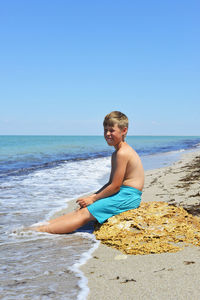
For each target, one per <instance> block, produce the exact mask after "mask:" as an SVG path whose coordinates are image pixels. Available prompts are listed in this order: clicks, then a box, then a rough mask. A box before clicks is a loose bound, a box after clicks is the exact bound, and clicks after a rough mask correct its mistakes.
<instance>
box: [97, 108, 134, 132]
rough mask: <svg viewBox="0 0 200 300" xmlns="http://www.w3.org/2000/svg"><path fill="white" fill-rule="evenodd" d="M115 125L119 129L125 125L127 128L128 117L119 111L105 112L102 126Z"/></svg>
mask: <svg viewBox="0 0 200 300" xmlns="http://www.w3.org/2000/svg"><path fill="white" fill-rule="evenodd" d="M115 125H117V126H118V127H119V128H120V129H121V130H122V129H124V128H125V127H126V128H127V129H128V118H127V116H126V115H125V114H123V113H121V112H120V111H112V112H111V113H109V114H107V115H106V116H105V118H104V121H103V126H104V127H106V126H109V127H113V126H115Z"/></svg>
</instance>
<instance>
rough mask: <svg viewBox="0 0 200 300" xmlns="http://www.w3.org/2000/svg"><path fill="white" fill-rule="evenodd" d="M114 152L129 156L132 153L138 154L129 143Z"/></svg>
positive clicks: (118, 154)
mask: <svg viewBox="0 0 200 300" xmlns="http://www.w3.org/2000/svg"><path fill="white" fill-rule="evenodd" d="M113 154H115V155H117V156H122V157H127V158H128V157H129V156H130V155H131V156H133V155H136V152H135V150H134V149H133V148H132V147H131V146H130V145H129V144H127V143H126V144H124V145H123V146H122V147H121V148H120V149H118V150H117V151H115V152H114V153H113Z"/></svg>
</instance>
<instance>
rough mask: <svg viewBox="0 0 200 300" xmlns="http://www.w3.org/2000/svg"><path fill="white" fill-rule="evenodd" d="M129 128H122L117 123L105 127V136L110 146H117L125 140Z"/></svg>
mask: <svg viewBox="0 0 200 300" xmlns="http://www.w3.org/2000/svg"><path fill="white" fill-rule="evenodd" d="M126 133H127V128H126V127H125V128H123V129H120V128H119V127H118V125H117V124H115V125H114V126H105V127H104V138H105V140H106V142H107V143H108V145H109V146H116V145H117V144H119V143H120V142H121V141H123V139H124V136H125V134H126Z"/></svg>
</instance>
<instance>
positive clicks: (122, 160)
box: [77, 151, 128, 207]
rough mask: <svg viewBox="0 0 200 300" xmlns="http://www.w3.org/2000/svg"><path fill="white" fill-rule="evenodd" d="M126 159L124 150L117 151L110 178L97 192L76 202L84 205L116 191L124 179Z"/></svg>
mask: <svg viewBox="0 0 200 300" xmlns="http://www.w3.org/2000/svg"><path fill="white" fill-rule="evenodd" d="M127 161H128V159H127V155H126V153H125V152H124V151H117V152H116V157H115V160H114V163H112V170H111V180H110V181H109V182H108V183H107V184H106V185H105V186H103V188H101V189H100V190H99V191H98V192H97V193H95V194H93V195H91V196H89V197H86V198H80V199H78V200H77V202H78V203H79V204H80V206H81V207H86V206H87V205H89V204H91V203H93V202H95V201H97V200H99V199H102V198H106V197H109V196H111V195H113V194H115V193H117V192H118V191H119V189H120V186H121V185H122V183H123V180H124V176H125V172H126V166H127Z"/></svg>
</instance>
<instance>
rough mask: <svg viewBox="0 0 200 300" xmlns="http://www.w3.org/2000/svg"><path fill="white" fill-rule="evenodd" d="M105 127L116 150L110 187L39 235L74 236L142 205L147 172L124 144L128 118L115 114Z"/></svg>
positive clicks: (106, 134)
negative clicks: (87, 226)
mask: <svg viewBox="0 0 200 300" xmlns="http://www.w3.org/2000/svg"><path fill="white" fill-rule="evenodd" d="M103 125H104V137H105V140H106V142H107V143H108V145H109V146H113V147H114V148H115V151H114V153H113V154H112V166H111V174H110V179H109V181H108V183H107V184H105V185H104V186H103V187H102V188H101V189H100V190H99V191H97V192H96V193H95V194H92V195H90V196H87V197H83V198H79V199H78V200H77V203H78V204H79V205H80V209H78V210H76V211H73V212H71V213H68V214H66V215H64V216H61V217H58V218H56V219H54V220H51V221H49V223H48V224H47V225H43V226H39V227H37V228H36V230H37V231H40V232H48V233H59V234H62V233H69V232H73V231H75V230H76V229H78V228H79V227H81V226H83V225H84V224H86V223H87V222H89V221H92V220H97V221H98V222H99V223H101V224H102V223H103V222H105V221H106V220H107V219H108V218H110V217H112V216H114V215H117V214H120V213H121V212H123V211H126V210H130V209H133V208H137V207H138V206H139V205H140V202H141V194H142V189H143V186H144V170H143V166H142V163H141V160H140V158H139V156H138V154H137V153H136V152H135V151H134V150H133V149H132V148H131V147H130V146H129V145H128V144H127V143H126V142H125V137H126V134H127V131H128V118H127V117H126V115H124V114H123V113H121V112H119V111H113V112H111V113H110V114H108V115H107V116H106V117H105V119H104V123H103Z"/></svg>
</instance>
